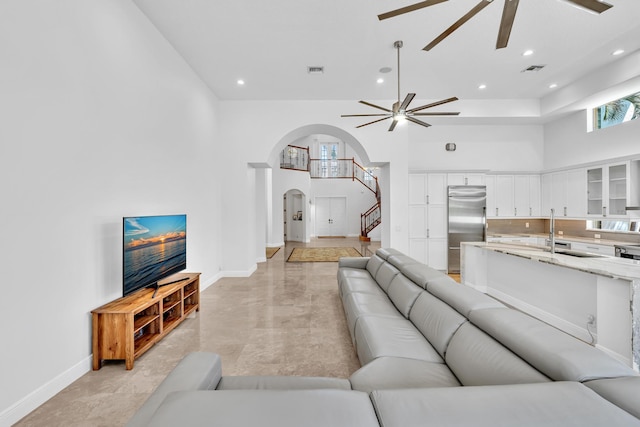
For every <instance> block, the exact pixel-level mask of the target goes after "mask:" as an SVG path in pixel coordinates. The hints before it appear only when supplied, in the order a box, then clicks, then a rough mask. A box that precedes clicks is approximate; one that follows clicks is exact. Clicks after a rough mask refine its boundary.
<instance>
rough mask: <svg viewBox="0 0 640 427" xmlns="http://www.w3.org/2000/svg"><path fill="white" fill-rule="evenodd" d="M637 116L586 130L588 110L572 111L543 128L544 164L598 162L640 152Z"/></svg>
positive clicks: (566, 164)
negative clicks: (607, 125) (626, 120)
mask: <svg viewBox="0 0 640 427" xmlns="http://www.w3.org/2000/svg"><path fill="white" fill-rule="evenodd" d="M638 135H640V119H636V120H632V121H630V122H627V123H623V124H620V125H618V126H612V127H610V128H606V129H600V130H595V131H593V132H587V113H586V111H585V110H581V111H578V112H575V113H573V114H571V115H568V116H566V117H563V118H561V119H559V120H556V121H554V122H551V123H548V124H547V125H546V126H545V128H544V167H545V169H559V168H565V167H568V166H575V165H581V164H586V163H592V162H601V161H603V160H607V159H615V158H620V157H627V156H638V155H640V140H639V139H638Z"/></svg>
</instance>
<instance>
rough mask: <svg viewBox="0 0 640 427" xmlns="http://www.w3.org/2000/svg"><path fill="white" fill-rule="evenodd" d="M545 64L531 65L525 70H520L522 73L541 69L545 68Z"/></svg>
mask: <svg viewBox="0 0 640 427" xmlns="http://www.w3.org/2000/svg"><path fill="white" fill-rule="evenodd" d="M544 67H545V66H544V65H531V66H529V67H527V68H525V69H524V70H522V71H520V72H521V73H528V72H530V71H540V70H542V69H543V68H544Z"/></svg>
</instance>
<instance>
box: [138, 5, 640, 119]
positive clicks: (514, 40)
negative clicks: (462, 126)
mask: <svg viewBox="0 0 640 427" xmlns="http://www.w3.org/2000/svg"><path fill="white" fill-rule="evenodd" d="M478 1H479V0H448V1H443V2H441V3H439V4H435V5H433V6H429V7H426V8H424V9H421V10H417V11H414V12H411V13H408V14H404V15H401V16H397V17H394V18H391V19H387V20H383V21H380V20H379V19H378V16H377V15H379V14H381V13H384V12H388V11H390V10H393V9H397V8H400V7H404V6H408V5H411V4H414V3H416V1H412V0H322V1H310V0H233V1H219V0H135V3H136V4H137V5H138V6H139V7H140V9H141V10H142V11H143V12H144V13H145V14H146V15H147V16H148V17H149V19H150V20H151V22H152V23H153V24H154V25H155V26H156V27H157V28H158V29H159V31H160V32H161V33H162V34H163V35H164V36H165V37H166V39H167V40H168V41H169V42H170V43H171V44H172V45H173V46H174V47H175V49H176V50H177V51H178V52H179V53H180V54H181V55H182V56H183V57H184V58H185V60H186V61H187V62H188V63H189V64H190V65H191V67H192V68H193V69H194V70H195V71H196V72H197V73H198V74H199V76H200V77H201V78H202V79H203V80H204V81H205V82H206V83H207V84H208V85H209V87H210V88H211V89H212V90H213V92H214V93H215V94H216V95H217V96H218V97H219V98H220V99H221V100H353V101H354V106H355V101H358V100H393V99H395V98H396V96H397V79H396V50H395V49H394V48H393V42H394V41H395V40H402V41H403V42H404V47H403V49H402V51H401V59H402V61H401V70H400V72H401V85H402V87H401V90H402V96H404V94H406V93H407V92H415V93H417V94H418V98H420V99H422V100H433V99H442V98H448V97H450V96H457V97H459V98H460V99H461V100H463V99H467V100H496V99H500V100H504V99H511V100H531V99H541V98H544V97H545V96H548V95H549V94H551V93H553V91H557V90H561V89H562V88H563V87H565V86H566V85H568V84H569V83H571V82H572V81H575V80H576V79H577V78H579V77H581V76H584V75H586V74H587V73H590V72H593V71H594V70H597V69H599V68H600V67H603V66H605V65H608V64H610V63H612V62H614V61H617V60H620V59H621V58H624V57H625V55H629V54H630V53H632V52H634V51H636V50H638V49H640V20H639V19H638V18H639V17H640V1H637V0H608V2H609V3H610V4H612V5H613V7H612V8H611V9H609V10H608V11H606V12H604V13H602V14H600V15H598V14H592V13H588V12H586V11H584V10H582V9H580V8H577V7H574V6H572V5H571V4H570V3H568V2H566V1H562V0H521V1H520V4H519V9H518V12H517V15H516V18H515V23H514V26H513V30H512V32H511V38H510V41H509V45H508V47H506V48H504V49H499V50H496V48H495V45H496V38H497V35H498V29H499V25H500V19H501V15H502V9H503V4H504V1H503V0H495V1H494V2H493V4H490V5H489V6H488V7H486V8H485V9H483V10H482V11H481V12H480V13H478V14H477V15H476V16H475V17H473V18H472V19H471V20H469V21H468V22H467V23H466V24H464V25H463V26H462V27H460V28H459V29H458V30H457V31H455V32H454V33H453V34H452V35H450V36H449V37H448V38H446V39H445V40H444V41H443V42H441V43H440V44H439V45H437V46H436V47H434V48H433V49H432V50H430V51H428V52H427V51H424V50H422V48H423V47H424V46H425V45H426V44H427V43H429V42H430V41H431V40H433V39H434V38H435V37H436V36H438V35H439V34H440V33H441V32H442V31H444V30H445V29H446V28H447V27H449V26H450V25H451V24H453V23H454V22H455V21H456V20H458V19H459V18H460V17H461V16H463V15H464V14H465V13H467V12H468V11H469V10H471V9H472V8H473V7H474V6H475V5H476V4H478ZM505 1H506V0H505ZM617 49H624V51H625V52H624V53H623V54H621V55H619V56H613V55H612V52H613V51H615V50H617ZM526 50H532V51H533V53H532V54H531V55H529V56H523V53H524V52H525V51H526ZM537 65H542V66H544V68H542V69H541V70H539V71H528V72H523V70H525V69H526V68H528V67H530V66H537ZM309 66H322V67H324V72H323V73H321V74H309V73H308V72H307V67H309ZM383 67H389V68H391V69H392V71H391V72H388V73H381V72H380V70H381V69H382V68H383ZM379 78H383V79H384V83H377V80H378V79H379ZM239 79H242V80H244V82H245V84H244V85H242V86H241V85H238V84H237V81H238V80H239ZM481 84H483V85H486V88H484V89H479V86H480V85H481ZM551 84H556V85H557V87H556V88H550V87H549V86H550V85H551ZM416 105H417V104H416ZM353 111H355V110H353ZM344 112H347V111H344ZM463 114H464V113H463Z"/></svg>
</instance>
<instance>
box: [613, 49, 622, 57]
mask: <svg viewBox="0 0 640 427" xmlns="http://www.w3.org/2000/svg"><path fill="white" fill-rule="evenodd" d="M623 53H624V49H618V50H615V51H613V53H612V55H613V56H618V55H622V54H623Z"/></svg>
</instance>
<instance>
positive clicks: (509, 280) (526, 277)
mask: <svg viewBox="0 0 640 427" xmlns="http://www.w3.org/2000/svg"><path fill="white" fill-rule="evenodd" d="M461 281H462V283H464V284H465V285H468V286H471V287H473V288H476V289H478V290H480V291H482V292H485V293H487V294H489V295H491V296H493V297H495V298H497V299H499V300H501V301H503V302H504V303H506V304H509V305H511V306H513V307H515V308H518V309H519V310H522V311H524V312H526V313H528V314H530V315H532V316H534V317H536V318H539V319H540V320H543V321H545V322H547V323H549V324H551V325H553V326H555V327H557V328H558V329H561V330H563V331H565V332H567V333H569V334H571V335H573V336H575V337H577V338H579V339H582V340H584V341H586V342H588V343H591V344H594V345H595V346H596V347H598V348H600V349H601V350H603V351H605V352H606V353H608V354H610V355H611V356H613V357H615V358H617V359H618V360H620V361H622V362H624V363H625V364H627V365H629V366H632V367H633V368H634V369H635V370H636V371H638V370H639V369H638V366H639V364H640V262H639V261H633V260H628V259H622V258H615V257H609V256H602V255H594V254H587V253H579V252H571V251H567V253H554V254H552V253H550V252H549V249H548V248H546V247H544V246H539V245H536V244H526V243H525V244H523V243H518V244H510V243H485V242H472V243H471V242H468V243H462V244H461Z"/></svg>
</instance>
